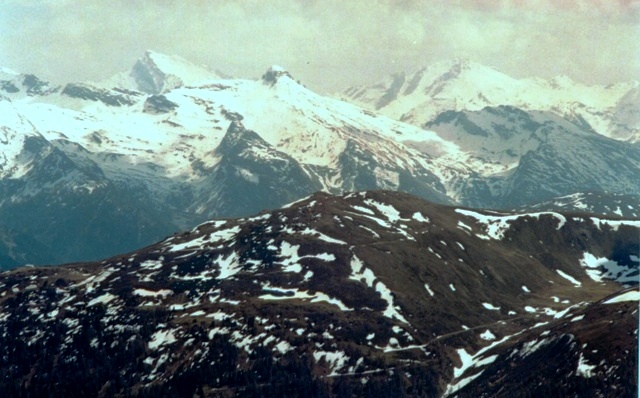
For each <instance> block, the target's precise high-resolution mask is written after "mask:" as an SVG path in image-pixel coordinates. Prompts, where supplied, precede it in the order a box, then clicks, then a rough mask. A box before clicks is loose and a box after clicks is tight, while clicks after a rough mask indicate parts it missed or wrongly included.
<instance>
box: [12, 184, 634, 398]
mask: <svg viewBox="0 0 640 398" xmlns="http://www.w3.org/2000/svg"><path fill="white" fill-rule="evenodd" d="M639 229H640V221H638V220H604V219H600V218H595V217H591V216H588V215H585V214H560V213H550V212H543V213H528V214H498V213H491V212H480V211H472V210H467V209H460V208H453V207H443V206H441V205H436V204H433V203H429V202H425V201H423V200H421V199H418V198H415V197H412V196H409V195H406V194H401V193H397V192H363V193H353V194H348V195H345V196H329V195H327V194H322V193H320V194H316V195H314V196H312V197H310V198H307V199H305V200H302V201H299V202H297V203H294V204H291V205H290V206H287V207H285V208H282V209H279V210H275V211H271V212H265V213H262V214H259V215H256V216H252V217H248V218H241V219H227V220H218V221H210V222H207V223H204V224H202V225H200V226H198V227H197V228H195V229H194V230H192V231H190V232H187V233H182V234H176V235H173V236H171V237H169V238H167V239H165V240H163V241H161V242H159V243H158V244H155V245H151V246H148V247H146V248H143V249H140V250H136V251H134V252H131V253H128V254H125V255H121V256H116V257H112V258H109V259H106V260H104V261H102V262H97V263H79V264H71V265H65V266H59V267H45V268H20V269H17V270H14V271H8V272H4V273H2V274H0V355H1V357H2V360H1V361H0V364H1V365H0V366H1V372H2V374H3V377H2V378H1V379H0V382H1V383H2V387H1V388H0V389H1V390H2V391H5V392H8V393H9V395H12V396H27V395H31V396H33V395H42V394H44V393H47V394H53V395H58V396H62V395H64V396H87V395H91V396H112V395H129V396H175V395H179V396H193V395H197V396H256V395H258V396H291V395H298V396H301V395H304V396H390V395H391V396H398V395H402V394H405V395H408V396H433V397H435V396H448V395H451V394H457V395H458V396H483V394H484V395H486V396H495V395H500V394H502V395H503V396H514V395H517V396H527V395H526V394H530V393H535V394H537V393H545V394H546V393H547V392H549V391H551V394H550V395H549V396H553V395H564V396H566V395H575V394H583V395H584V394H586V395H589V396H598V395H602V396H606V395H616V396H634V395H633V394H635V391H636V388H637V379H636V378H635V376H636V375H637V361H635V362H634V361H632V360H624V359H623V358H627V356H628V355H629V354H628V353H629V352H637V324H638V313H637V300H638V297H637V290H629V291H622V292H620V290H621V289H622V287H623V286H624V285H634V286H635V284H636V283H637V275H638V260H639V256H640V254H639V253H638V231H639ZM627 300H632V301H631V302H629V301H627ZM634 306H635V308H634ZM607 325H614V327H610V326H607ZM607 327H608V328H609V329H610V330H613V329H615V330H616V332H615V333H616V334H615V336H616V337H615V339H614V340H611V339H609V340H607V339H605V338H604V337H603V336H604V334H605V331H606V328H607ZM549 353H556V354H554V355H547V354H549ZM543 358H546V359H543ZM548 358H551V359H548ZM532 371H535V373H530V372H532ZM522 374H530V375H531V377H532V378H523V377H521V375H522ZM535 377H539V378H540V379H535ZM535 394H534V395H535Z"/></svg>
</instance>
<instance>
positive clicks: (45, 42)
mask: <svg viewBox="0 0 640 398" xmlns="http://www.w3.org/2000/svg"><path fill="white" fill-rule="evenodd" d="M638 4H639V2H638V1H630V0H629V1H613V0H602V1H596V0H593V1H586V0H585V1H578V0H573V1H570V0H563V1H560V0H556V1H551V0H546V1H545V0H530V1H529V0H517V1H499V0H495V1H494V0H477V1H462V0H451V1H447V2H442V1H435V0H433V1H422V0H414V1H410V0H404V1H403V0H395V1H394V0H374V1H367V2H361V1H352V2H351V1H347V2H344V1H337V0H300V1H294V0H281V1H269V2H263V1H196V0H193V1H170V0H162V1H142V0H129V1H125V0H112V1H110V2H103V1H100V0H65V1H58V0H56V1H23V0H20V1H18V0H11V1H9V2H7V3H6V4H5V6H4V7H3V13H2V14H1V15H0V26H2V28H0V29H2V31H0V59H1V60H2V61H0V62H2V63H3V64H4V65H5V66H8V67H11V68H13V69H18V70H25V71H32V72H35V73H37V74H39V75H42V76H44V77H47V78H50V79H54V80H56V79H57V80H60V79H62V80H84V79H93V80H96V79H102V78H106V77H108V76H109V75H112V74H115V73H117V72H119V71H122V70H126V69H128V68H129V67H130V66H131V65H132V64H133V63H134V62H135V59H136V58H138V57H139V56H141V54H142V53H143V52H144V50H146V49H149V48H150V49H155V50H157V51H160V52H165V53H170V54H177V55H180V56H182V57H184V58H187V59H190V60H193V61H194V62H197V63H202V64H207V65H209V66H211V67H214V68H217V69H221V70H223V71H225V72H227V73H230V74H233V75H236V76H239V77H249V78H251V77H258V76H260V75H261V74H262V72H264V70H266V68H267V67H268V66H269V65H271V64H279V65H282V66H284V67H287V68H288V69H289V70H290V72H291V73H292V75H293V76H294V77H296V78H298V79H300V80H301V81H302V82H303V83H305V84H307V85H308V86H310V87H311V88H314V89H317V90H319V91H323V92H331V91H334V90H336V89H338V88H342V87H344V86H347V85H351V84H355V83H365V82H371V81H373V80H377V79H380V78H382V77H384V76H386V75H387V74H389V73H393V72H397V71H403V70H404V71H412V70H414V69H417V68H418V67H421V66H423V65H428V64H430V63H432V62H435V61H438V60H441V59H448V58H453V57H465V58H471V59H474V60H477V61H478V62H481V63H486V64H489V65H493V66H495V67H497V68H498V69H501V70H503V71H505V72H506V73H510V74H514V75H516V76H529V75H537V76H542V77H549V76H552V75H556V74H560V73H563V74H567V75H569V76H571V77H572V78H575V79H577V80H582V81H586V82H594V83H596V82H598V83H606V82H611V81H619V80H630V79H638V78H640V73H639V72H640V57H638V56H637V54H638V47H637V44H636V43H637V42H640V40H639V39H640V29H639V27H638V25H639V24H638V21H639V18H638V15H639V12H640V11H639V10H640V7H639V5H638Z"/></svg>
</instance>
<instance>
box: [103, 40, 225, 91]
mask: <svg viewBox="0 0 640 398" xmlns="http://www.w3.org/2000/svg"><path fill="white" fill-rule="evenodd" d="M220 78H221V76H220V75H219V74H218V73H216V72H213V71H211V70H209V69H208V68H206V67H203V66H198V65H194V64H192V63H191V62H189V61H187V60H185V59H184V58H181V57H178V56H175V55H165V54H161V53H158V52H155V51H151V50H147V51H146V52H145V53H144V55H143V56H142V57H141V58H140V59H138V60H137V61H136V63H135V64H134V65H133V68H132V69H131V71H130V72H128V73H121V74H119V75H116V76H115V77H113V78H111V79H110V80H107V81H105V82H103V83H102V85H103V86H105V87H106V88H112V87H118V88H124V89H131V90H136V91H141V92H144V93H147V94H161V93H165V92H168V91H170V90H172V89H174V88H177V87H181V86H184V85H195V84H201V83H204V82H207V81H211V80H216V79H220Z"/></svg>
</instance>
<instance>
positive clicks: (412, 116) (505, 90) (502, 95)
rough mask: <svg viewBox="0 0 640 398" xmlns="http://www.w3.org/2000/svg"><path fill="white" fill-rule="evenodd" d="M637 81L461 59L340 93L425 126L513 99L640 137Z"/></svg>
mask: <svg viewBox="0 0 640 398" xmlns="http://www.w3.org/2000/svg"><path fill="white" fill-rule="evenodd" d="M639 92H640V84H639V83H638V82H637V81H632V82H626V83H617V84H610V85H606V86H599V85H591V86H588V85H584V84H581V83H577V82H574V81H572V80H571V78H569V77H567V76H558V77H556V78H553V79H550V80H544V79H540V78H527V79H515V78H513V77H511V76H508V75H505V74H503V73H501V72H499V71H497V70H495V69H493V68H490V67H487V66H484V65H480V64H478V63H475V62H472V61H469V60H464V59H456V60H452V61H447V62H440V63H437V64H434V65H431V66H429V67H425V68H422V69H420V70H418V71H417V72H414V73H399V74H396V75H393V76H391V77H390V78H389V79H388V80H385V81H382V82H378V83H376V84H373V85H370V86H360V87H351V88H348V89H346V90H344V91H343V92H342V93H340V94H339V96H340V97H342V98H344V99H346V100H349V101H351V102H354V103H356V104H358V105H360V106H363V107H366V108H370V109H375V110H377V111H379V112H380V113H382V114H385V115H387V116H389V117H392V118H394V119H398V120H402V121H406V122H408V123H411V124H414V125H419V126H424V125H425V124H427V123H429V122H431V121H432V120H433V119H434V118H436V117H437V116H438V115H439V114H441V113H442V112H445V111H479V110H481V109H483V108H485V107H488V106H489V107H496V106H500V105H508V106H513V107H517V108H520V109H522V110H525V111H551V112H554V113H556V114H557V115H559V116H561V117H563V118H565V119H567V120H569V121H572V122H574V123H576V124H578V125H581V126H583V127H585V128H591V129H593V130H596V131H597V132H598V133H599V134H602V135H604V136H607V137H610V138H616V139H620V140H623V141H630V142H638V141H640V134H639V133H640V117H639V115H638V93H639Z"/></svg>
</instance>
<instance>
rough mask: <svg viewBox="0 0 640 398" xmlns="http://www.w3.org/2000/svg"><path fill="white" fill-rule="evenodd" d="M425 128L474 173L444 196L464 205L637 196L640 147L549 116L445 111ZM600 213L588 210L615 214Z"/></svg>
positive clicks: (491, 110) (511, 110) (497, 110)
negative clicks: (451, 147) (584, 195)
mask: <svg viewBox="0 0 640 398" xmlns="http://www.w3.org/2000/svg"><path fill="white" fill-rule="evenodd" d="M425 128H427V129H430V130H433V131H435V132H436V133H437V134H438V135H439V136H440V137H441V138H442V139H444V140H446V141H449V142H452V143H454V144H456V145H458V146H459V148H460V150H459V151H458V152H457V153H454V154H453V158H452V161H457V162H460V161H461V160H460V159H461V155H460V153H463V154H464V156H465V157H466V159H465V160H464V163H465V164H466V165H468V166H470V168H471V169H472V170H474V172H475V173H474V174H472V175H469V176H463V178H460V177H458V179H457V180H454V181H453V182H452V183H450V184H449V185H450V186H452V187H451V188H449V189H448V193H449V195H450V196H452V197H454V198H455V199H456V200H458V201H459V202H460V203H464V204H465V205H467V206H472V207H479V208H502V209H505V208H515V207H519V206H534V207H535V206H537V204H538V203H541V202H545V201H549V200H552V199H553V198H556V197H559V196H566V195H571V194H575V193H580V192H602V193H604V192H610V193H611V194H621V195H632V196H637V194H638V192H639V190H640V147H638V146H635V145H630V144H629V143H626V142H622V141H618V140H614V139H611V138H607V137H604V136H602V135H600V134H597V133H596V132H594V131H592V130H585V129H584V128H583V127H582V126H580V125H577V124H575V123H572V122H570V121H567V120H566V119H564V118H561V117H559V116H557V115H555V114H553V113H551V112H542V111H528V112H526V111H523V110H521V109H518V108H514V107H510V106H500V107H485V108H483V109H482V110H479V111H447V112H443V113H441V114H440V115H439V116H438V117H437V118H436V119H435V120H434V121H432V122H430V123H427V124H426V125H425ZM408 144H411V143H408ZM448 156H449V155H444V156H442V157H441V158H440V160H441V161H445V160H446V159H447V158H448ZM635 204H637V202H636V203H635ZM612 205H613V203H611V206H612ZM606 207H607V206H594V207H592V209H594V210H595V209H599V210H603V211H604V212H605V213H601V214H609V215H614V213H613V212H614V211H616V207H610V208H609V210H607V209H606ZM582 210H586V208H585V209H582ZM618 215H621V214H618Z"/></svg>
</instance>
